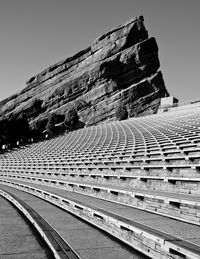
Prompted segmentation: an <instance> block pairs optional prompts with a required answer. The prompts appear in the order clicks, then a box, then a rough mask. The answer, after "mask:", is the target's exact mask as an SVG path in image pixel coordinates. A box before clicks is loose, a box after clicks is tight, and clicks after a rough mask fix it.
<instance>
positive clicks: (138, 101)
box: [0, 16, 168, 125]
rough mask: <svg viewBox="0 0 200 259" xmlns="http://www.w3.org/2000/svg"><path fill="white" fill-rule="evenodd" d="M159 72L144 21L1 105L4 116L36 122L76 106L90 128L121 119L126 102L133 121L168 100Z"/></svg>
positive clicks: (52, 71) (103, 39)
mask: <svg viewBox="0 0 200 259" xmlns="http://www.w3.org/2000/svg"><path fill="white" fill-rule="evenodd" d="M159 67H160V63H159V59H158V46H157V43H156V40H155V38H152V37H150V38H149V37H148V32H147V30H146V28H145V26H144V23H143V17H142V16H140V17H138V18H136V19H132V20H131V21H129V22H127V23H126V24H124V25H121V26H119V27H117V28H115V29H113V30H111V31H110V32H108V33H106V34H104V35H102V36H101V37H99V38H98V39H97V40H95V41H94V43H93V44H92V45H91V46H90V47H88V48H87V49H85V50H82V51H80V52H79V53H77V54H76V55H74V56H72V57H69V58H67V59H65V60H63V61H61V62H58V63H56V64H54V65H52V66H50V67H49V68H47V69H45V70H44V71H42V72H41V73H39V74H37V75H36V76H33V77H32V78H31V79H29V80H28V81H27V82H26V84H27V86H26V88H24V89H23V90H22V91H21V92H20V93H19V94H16V95H14V96H11V97H10V98H7V99H6V100H4V101H2V102H0V111H1V114H7V113H10V112H11V113H20V112H22V111H23V112H25V113H26V114H27V116H28V117H29V118H30V121H36V120H37V119H38V118H45V117H46V116H47V114H49V113H51V112H56V113H59V114H64V113H65V112H66V111H67V110H68V109H69V107H71V106H75V108H76V109H77V111H78V114H79V117H80V120H81V121H83V122H84V123H86V124H87V125H93V124H97V123H100V122H102V121H105V120H110V119H115V113H116V109H117V107H118V105H119V103H120V102H123V103H124V105H126V107H127V110H128V112H129V116H140V115H144V114H149V113H155V112H156V111H157V109H158V106H159V102H160V98H161V97H164V96H167V95H168V92H167V90H166V88H165V84H164V81H163V78H162V73H161V72H160V71H159ZM37 100H41V102H40V101H39V105H38V103H37ZM35 103H37V105H36V106H35Z"/></svg>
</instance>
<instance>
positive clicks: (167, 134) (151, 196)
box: [0, 106, 200, 225]
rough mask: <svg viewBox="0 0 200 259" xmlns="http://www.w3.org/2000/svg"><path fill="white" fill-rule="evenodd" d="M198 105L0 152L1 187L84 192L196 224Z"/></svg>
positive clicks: (199, 200)
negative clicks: (12, 185)
mask: <svg viewBox="0 0 200 259" xmlns="http://www.w3.org/2000/svg"><path fill="white" fill-rule="evenodd" d="M199 161H200V107H199V106H195V109H194V110H193V109H177V110H174V111H171V112H167V113H163V114H157V115H151V116H147V117H141V118H132V119H129V120H126V121H122V122H110V123H105V124H103V125H99V126H93V127H89V128H84V129H81V130H77V131H74V132H71V133H68V134H65V135H63V136H59V137H56V138H54V139H51V140H45V141H43V142H39V143H34V144H31V145H27V146H24V147H20V148H19V149H16V150H13V151H10V152H7V153H4V154H1V156H0V182H1V183H6V181H10V182H13V183H17V184H20V183H25V184H30V186H31V184H37V185H41V188H43V186H51V187H54V188H57V189H62V190H67V191H71V192H77V193H82V194H84V195H89V196H92V197H98V198H100V199H104V200H109V201H112V202H117V203H121V204H125V205H127V206H130V207H135V208H139V209H142V210H146V211H151V212H153V213H155V214H159V215H164V216H166V217H171V218H176V219H178V220H179V221H185V222H189V223H192V224H197V225H200V197H199V194H200V163H199Z"/></svg>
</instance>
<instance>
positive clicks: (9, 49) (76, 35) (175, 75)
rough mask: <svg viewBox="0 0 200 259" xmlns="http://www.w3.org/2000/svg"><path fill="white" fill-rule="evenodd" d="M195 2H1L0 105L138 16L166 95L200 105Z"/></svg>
mask: <svg viewBox="0 0 200 259" xmlns="http://www.w3.org/2000/svg"><path fill="white" fill-rule="evenodd" d="M199 13H200V0H34V1H33V0H0V100H2V99H4V98H6V97H8V96H10V95H12V94H15V93H17V92H19V91H20V90H22V89H23V88H24V87H25V86H26V84H25V82H26V81H27V80H28V79H29V78H30V77H32V76H33V75H35V74H37V73H39V72H41V71H42V70H43V69H45V68H47V67H49V66H50V65H53V64H54V63H56V62H58V61H60V60H62V59H65V58H67V57H69V56H72V55H73V54H75V53H76V52H78V51H80V50H82V49H84V48H86V47H88V46H89V45H91V43H92V42H93V41H94V40H95V39H96V38H97V37H98V36H100V35H102V34H103V33H105V32H107V31H109V30H110V29H112V28H114V27H116V26H118V25H120V24H123V23H125V22H126V21H128V20H130V19H131V18H134V17H136V16H139V15H143V16H144V23H145V26H146V29H147V30H148V32H149V36H154V37H156V40H157V43H158V47H159V59H160V70H161V71H162V73H163V78H164V81H165V84H166V88H167V89H168V91H169V93H170V95H172V96H175V97H177V98H178V99H179V100H180V102H187V101H191V100H198V99H200V87H199V75H200V15H199Z"/></svg>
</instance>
